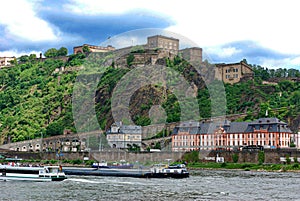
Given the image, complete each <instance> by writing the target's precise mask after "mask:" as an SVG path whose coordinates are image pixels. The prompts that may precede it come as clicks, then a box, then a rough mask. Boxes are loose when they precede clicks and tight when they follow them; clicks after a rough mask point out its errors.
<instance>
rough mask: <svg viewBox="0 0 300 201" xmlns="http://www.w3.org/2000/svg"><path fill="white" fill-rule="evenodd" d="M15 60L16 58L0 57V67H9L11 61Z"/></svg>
mask: <svg viewBox="0 0 300 201" xmlns="http://www.w3.org/2000/svg"><path fill="white" fill-rule="evenodd" d="M14 60H16V57H0V66H10V65H11V61H14Z"/></svg>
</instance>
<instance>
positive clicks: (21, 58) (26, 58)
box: [19, 55, 29, 62]
mask: <svg viewBox="0 0 300 201" xmlns="http://www.w3.org/2000/svg"><path fill="white" fill-rule="evenodd" d="M19 61H20V62H27V61H29V57H28V55H22V56H20V58H19Z"/></svg>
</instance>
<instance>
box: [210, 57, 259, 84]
mask: <svg viewBox="0 0 300 201" xmlns="http://www.w3.org/2000/svg"><path fill="white" fill-rule="evenodd" d="M215 65H216V68H217V71H218V73H217V74H216V79H218V80H222V81H223V82H225V83H230V84H234V83H238V82H240V81H241V80H242V79H244V80H247V79H248V80H249V79H253V77H254V72H253V70H252V68H251V67H250V66H249V65H248V64H246V63H245V62H243V61H241V62H239V63H229V64H215Z"/></svg>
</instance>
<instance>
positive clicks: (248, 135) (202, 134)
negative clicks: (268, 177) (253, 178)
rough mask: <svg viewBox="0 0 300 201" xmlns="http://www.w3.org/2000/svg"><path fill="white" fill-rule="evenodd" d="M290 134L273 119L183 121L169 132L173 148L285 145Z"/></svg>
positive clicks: (287, 128)
mask: <svg viewBox="0 0 300 201" xmlns="http://www.w3.org/2000/svg"><path fill="white" fill-rule="evenodd" d="M292 140H293V135H292V132H291V130H290V129H289V127H288V126H287V124H286V123H284V122H282V121H280V120H278V119H277V118H261V119H258V120H256V121H253V122H229V121H225V122H212V123H204V122H202V123H200V122H183V123H181V124H180V125H179V126H177V127H175V128H174V130H173V134H172V150H173V151H193V150H216V149H228V150H232V149H236V148H240V147H244V146H252V145H253V146H263V147H265V148H288V147H289V146H290V143H291V141H292Z"/></svg>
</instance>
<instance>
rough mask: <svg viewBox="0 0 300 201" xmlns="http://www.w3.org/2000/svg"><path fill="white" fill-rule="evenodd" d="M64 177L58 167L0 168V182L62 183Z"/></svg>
mask: <svg viewBox="0 0 300 201" xmlns="http://www.w3.org/2000/svg"><path fill="white" fill-rule="evenodd" d="M64 179H66V176H65V174H64V173H63V172H61V170H59V167H56V166H48V167H12V166H0V181H62V180H64Z"/></svg>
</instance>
